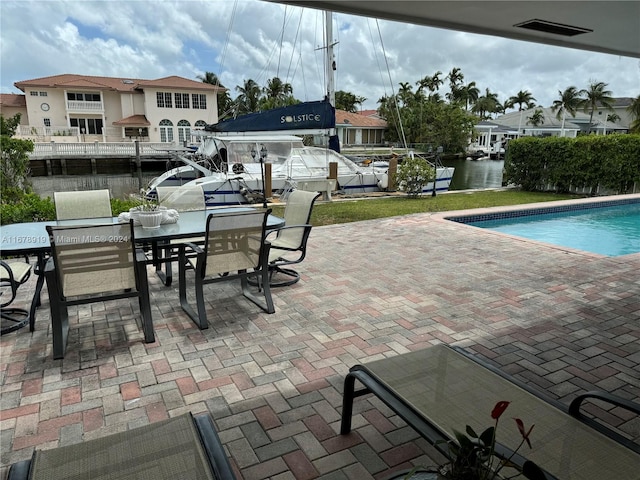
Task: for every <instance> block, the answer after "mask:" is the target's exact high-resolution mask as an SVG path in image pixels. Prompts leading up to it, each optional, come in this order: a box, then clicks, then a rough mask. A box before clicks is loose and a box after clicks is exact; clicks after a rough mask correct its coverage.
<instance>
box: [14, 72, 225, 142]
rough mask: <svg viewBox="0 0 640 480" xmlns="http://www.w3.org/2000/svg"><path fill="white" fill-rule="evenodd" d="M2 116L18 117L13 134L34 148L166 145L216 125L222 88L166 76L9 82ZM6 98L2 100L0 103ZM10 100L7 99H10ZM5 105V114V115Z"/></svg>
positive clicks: (65, 76) (66, 76)
mask: <svg viewBox="0 0 640 480" xmlns="http://www.w3.org/2000/svg"><path fill="white" fill-rule="evenodd" d="M14 85H15V86H16V88H18V89H19V90H21V91H22V92H24V95H23V100H19V99H17V98H15V97H19V95H12V96H9V95H3V98H2V102H3V105H2V107H3V109H2V111H3V115H5V116H10V112H11V116H12V115H13V114H15V113H21V114H22V118H21V125H20V127H19V129H18V131H17V132H16V133H17V135H19V136H20V137H22V138H30V139H31V140H34V141H35V142H51V141H54V142H123V141H133V140H140V141H144V142H168V143H175V144H178V145H179V144H182V143H183V142H185V141H190V140H191V130H193V129H198V128H203V127H204V126H205V125H206V124H209V123H216V122H217V121H218V113H217V112H218V103H217V93H218V92H220V91H224V90H225V89H224V88H221V87H218V86H215V85H210V84H207V83H203V82H198V81H194V80H189V79H187V78H182V77H178V76H170V77H164V78H159V79H155V80H143V79H133V78H127V77H122V78H120V77H96V76H88V75H75V74H62V75H54V76H51V77H43V78H36V79H33V80H22V81H19V82H15V83H14ZM5 97H6V98H5ZM10 97H11V98H10ZM5 101H6V102H7V105H9V102H11V108H10V109H7V108H6V105H5V104H4V103H5Z"/></svg>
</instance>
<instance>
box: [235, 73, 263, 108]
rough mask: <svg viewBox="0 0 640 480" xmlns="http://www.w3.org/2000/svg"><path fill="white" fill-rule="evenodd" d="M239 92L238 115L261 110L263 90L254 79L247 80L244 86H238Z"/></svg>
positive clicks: (237, 100)
mask: <svg viewBox="0 0 640 480" xmlns="http://www.w3.org/2000/svg"><path fill="white" fill-rule="evenodd" d="M236 91H237V92H239V95H238V98H236V106H237V112H238V114H243V113H252V112H257V111H258V110H259V104H260V95H261V89H260V86H259V85H258V84H257V83H256V82H255V81H253V80H252V79H249V80H245V81H244V85H243V86H242V87H241V86H240V85H237V86H236Z"/></svg>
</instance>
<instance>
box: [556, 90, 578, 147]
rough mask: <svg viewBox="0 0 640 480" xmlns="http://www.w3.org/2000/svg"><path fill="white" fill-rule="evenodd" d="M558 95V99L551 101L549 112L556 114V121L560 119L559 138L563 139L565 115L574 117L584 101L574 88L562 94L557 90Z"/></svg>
mask: <svg viewBox="0 0 640 480" xmlns="http://www.w3.org/2000/svg"><path fill="white" fill-rule="evenodd" d="M558 94H559V95H560V98H559V99H558V100H554V101H553V104H552V105H551V110H552V111H553V112H556V118H557V119H558V120H560V119H562V133H561V136H562V137H564V121H565V119H566V117H567V113H568V114H569V115H571V116H572V117H575V116H576V112H577V111H578V108H580V106H581V105H582V103H583V102H584V99H583V98H582V97H581V95H582V91H578V89H577V88H576V87H574V86H571V87H568V88H567V89H566V90H565V91H564V92H563V91H560V90H558Z"/></svg>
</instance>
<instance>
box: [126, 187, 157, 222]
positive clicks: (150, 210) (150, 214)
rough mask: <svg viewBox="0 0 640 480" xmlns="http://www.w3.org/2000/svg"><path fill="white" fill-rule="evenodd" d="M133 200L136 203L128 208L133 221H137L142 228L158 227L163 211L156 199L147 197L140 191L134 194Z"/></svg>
mask: <svg viewBox="0 0 640 480" xmlns="http://www.w3.org/2000/svg"><path fill="white" fill-rule="evenodd" d="M134 200H135V201H136V202H137V203H138V205H137V206H135V207H133V208H131V209H129V213H130V214H131V218H133V221H134V223H138V222H139V223H140V225H142V228H158V227H160V224H161V223H162V218H163V216H164V211H163V208H162V207H161V206H160V205H159V204H158V201H157V199H156V198H155V197H149V196H147V195H145V193H144V191H141V192H140V194H139V195H138V196H134Z"/></svg>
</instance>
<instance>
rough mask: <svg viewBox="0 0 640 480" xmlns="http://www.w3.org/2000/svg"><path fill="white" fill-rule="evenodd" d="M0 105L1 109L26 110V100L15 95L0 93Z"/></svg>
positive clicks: (22, 96)
mask: <svg viewBox="0 0 640 480" xmlns="http://www.w3.org/2000/svg"><path fill="white" fill-rule="evenodd" d="M0 105H1V106H3V107H14V108H26V107H27V99H26V97H25V96H24V95H19V94H17V93H0Z"/></svg>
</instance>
